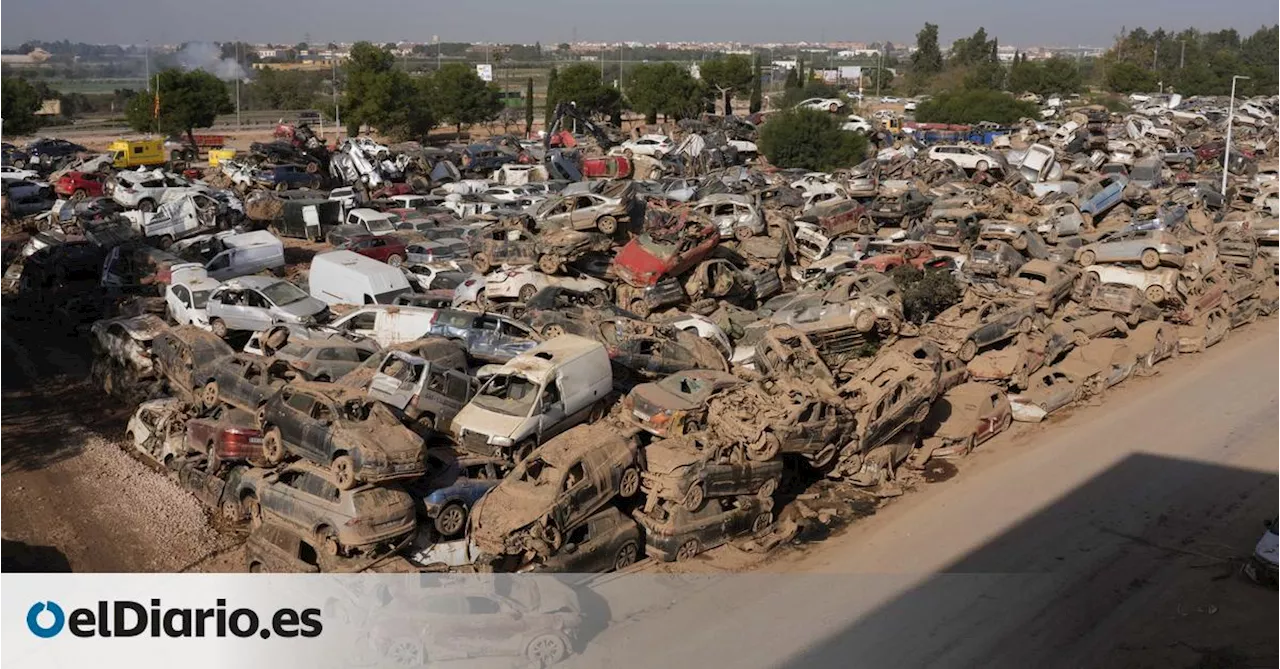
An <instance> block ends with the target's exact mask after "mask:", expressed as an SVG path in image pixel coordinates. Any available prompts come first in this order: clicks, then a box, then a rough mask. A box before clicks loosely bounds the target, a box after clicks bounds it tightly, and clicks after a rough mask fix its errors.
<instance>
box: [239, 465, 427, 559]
mask: <svg viewBox="0 0 1280 669" xmlns="http://www.w3.org/2000/svg"><path fill="white" fill-rule="evenodd" d="M239 472H240V474H239V476H238V480H237V481H236V482H235V494H236V498H237V499H238V500H239V501H240V509H241V511H242V513H243V514H244V515H245V516H248V517H249V520H250V522H251V523H252V524H253V525H255V526H258V525H262V524H264V523H267V522H273V523H278V524H280V525H283V526H285V527H287V528H290V529H292V530H294V531H295V532H298V533H299V534H300V535H302V536H304V537H313V538H314V539H315V542H316V543H317V544H318V546H319V547H320V548H321V549H322V550H324V552H325V553H327V554H329V555H344V554H350V553H353V552H359V551H363V550H368V549H371V548H374V547H377V546H378V545H380V544H382V545H385V544H391V543H394V542H395V541H396V540H397V539H399V538H401V537H404V536H405V535H407V534H409V533H410V532H412V531H413V530H414V529H415V528H416V527H417V525H418V519H417V515H416V514H415V512H414V505H413V499H412V498H411V497H409V494H408V493H406V492H405V491H403V490H401V489H399V488H396V487H392V486H372V485H361V486H357V487H354V488H343V487H341V486H340V485H338V482H337V480H335V478H334V475H333V473H332V472H330V471H328V470H325V469H322V468H320V467H316V466H314V465H311V464H309V463H296V464H292V465H288V466H285V467H283V468H281V469H278V470H267V469H257V468H253V469H245V470H239ZM229 482H230V479H229Z"/></svg>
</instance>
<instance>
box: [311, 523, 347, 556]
mask: <svg viewBox="0 0 1280 669" xmlns="http://www.w3.org/2000/svg"><path fill="white" fill-rule="evenodd" d="M316 543H317V544H319V545H320V548H321V550H323V551H324V552H325V555H328V556H329V557H338V556H339V555H342V545H341V544H339V543H338V535H336V534H334V532H333V530H332V529H330V528H328V527H321V528H320V529H318V530H316Z"/></svg>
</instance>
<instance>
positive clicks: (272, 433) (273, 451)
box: [262, 427, 284, 465]
mask: <svg viewBox="0 0 1280 669" xmlns="http://www.w3.org/2000/svg"><path fill="white" fill-rule="evenodd" d="M262 457H263V459H265V460H266V461H267V464H271V465H275V464H279V463H280V461H281V460H284V440H283V439H282V438H281V437H280V428H278V427H273V428H269V429H268V430H267V432H266V434H264V435H262Z"/></svg>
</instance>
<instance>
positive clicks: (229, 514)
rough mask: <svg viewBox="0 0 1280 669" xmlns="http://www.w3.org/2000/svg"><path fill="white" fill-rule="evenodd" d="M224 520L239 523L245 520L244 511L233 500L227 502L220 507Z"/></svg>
mask: <svg viewBox="0 0 1280 669" xmlns="http://www.w3.org/2000/svg"><path fill="white" fill-rule="evenodd" d="M218 511H219V513H221V514H222V520H223V521H224V522H227V523H238V522H240V521H241V520H242V519H243V518H244V509H243V508H242V507H241V506H240V505H239V504H236V503H235V502H234V501H232V500H227V501H225V502H223V503H222V505H221V506H219V507H218Z"/></svg>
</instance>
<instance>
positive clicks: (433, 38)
mask: <svg viewBox="0 0 1280 669" xmlns="http://www.w3.org/2000/svg"><path fill="white" fill-rule="evenodd" d="M431 41H432V42H434V43H435V45H436V70H437V71H439V70H440V36H439V35H432V36H431Z"/></svg>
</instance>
